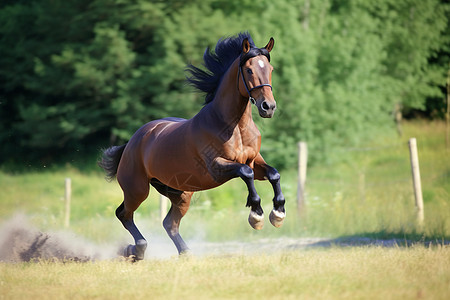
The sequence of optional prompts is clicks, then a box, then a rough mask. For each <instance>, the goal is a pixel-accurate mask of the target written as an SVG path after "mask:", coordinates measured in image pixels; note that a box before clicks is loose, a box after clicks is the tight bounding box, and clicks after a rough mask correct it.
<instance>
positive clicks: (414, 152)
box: [409, 138, 424, 226]
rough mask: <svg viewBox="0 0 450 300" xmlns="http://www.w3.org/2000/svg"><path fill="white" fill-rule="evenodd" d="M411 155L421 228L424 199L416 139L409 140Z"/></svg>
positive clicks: (418, 220)
mask: <svg viewBox="0 0 450 300" xmlns="http://www.w3.org/2000/svg"><path fill="white" fill-rule="evenodd" d="M409 153H410V158H411V171H412V178H413V187H414V197H415V199H416V209H417V222H418V224H419V226H422V225H423V220H424V212H423V197H422V184H421V181H420V169H419V156H418V153H417V140H416V138H410V139H409Z"/></svg>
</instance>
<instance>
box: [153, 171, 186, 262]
mask: <svg viewBox="0 0 450 300" xmlns="http://www.w3.org/2000/svg"><path fill="white" fill-rule="evenodd" d="M150 183H151V184H152V186H153V187H154V188H156V190H157V191H158V192H159V193H161V194H162V195H164V196H166V197H168V198H169V199H170V201H171V202H172V206H171V207H170V210H169V212H168V213H167V216H166V217H165V218H164V221H163V226H164V229H165V230H166V232H167V234H168V235H169V237H170V238H171V239H172V241H173V243H174V244H175V246H176V247H177V250H178V254H180V255H181V254H184V253H187V252H188V251H189V247H188V246H187V245H186V243H185V242H184V240H183V238H182V237H181V235H180V231H179V227H180V222H181V218H183V216H184V215H185V214H186V213H187V211H188V209H189V205H190V204H191V198H192V195H193V194H194V193H192V192H183V191H179V190H176V189H173V188H171V187H168V186H166V185H164V184H163V183H161V182H160V181H159V180H157V179H152V180H151V181H150Z"/></svg>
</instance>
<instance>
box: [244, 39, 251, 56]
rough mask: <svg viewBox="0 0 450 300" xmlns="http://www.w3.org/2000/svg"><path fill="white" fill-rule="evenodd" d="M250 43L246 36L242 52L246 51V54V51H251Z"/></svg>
mask: <svg viewBox="0 0 450 300" xmlns="http://www.w3.org/2000/svg"><path fill="white" fill-rule="evenodd" d="M250 48H251V47H250V43H249V42H248V38H245V39H244V40H243V41H242V52H243V53H244V54H246V53H248V51H250Z"/></svg>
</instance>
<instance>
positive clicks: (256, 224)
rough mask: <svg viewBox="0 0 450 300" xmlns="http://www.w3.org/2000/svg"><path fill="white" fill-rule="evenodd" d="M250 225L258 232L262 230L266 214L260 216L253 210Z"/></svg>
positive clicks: (249, 219) (249, 218) (250, 215)
mask: <svg viewBox="0 0 450 300" xmlns="http://www.w3.org/2000/svg"><path fill="white" fill-rule="evenodd" d="M248 223H249V224H250V226H252V227H253V228H254V229H256V230H260V229H261V228H263V226H264V214H262V215H258V214H257V213H256V212H254V211H253V210H251V211H250V214H249V215H248Z"/></svg>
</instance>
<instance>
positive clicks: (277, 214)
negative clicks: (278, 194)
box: [269, 209, 286, 227]
mask: <svg viewBox="0 0 450 300" xmlns="http://www.w3.org/2000/svg"><path fill="white" fill-rule="evenodd" d="M285 217H286V213H284V212H281V211H278V210H275V209H272V211H271V212H270V215H269V220H270V223H272V225H273V226H275V227H281V225H283V221H284V218H285Z"/></svg>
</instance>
